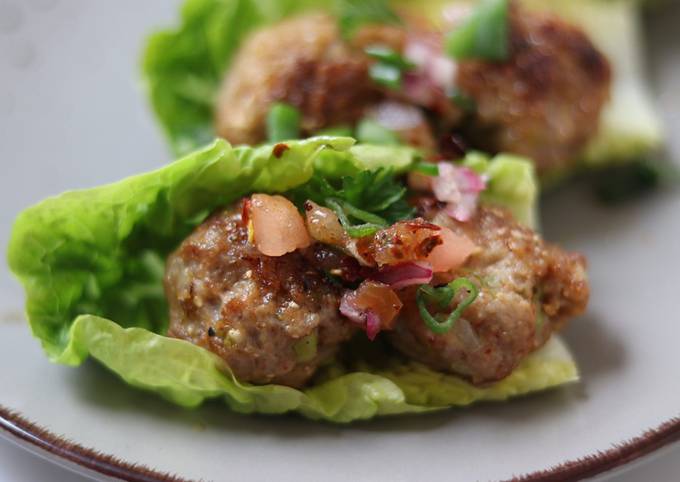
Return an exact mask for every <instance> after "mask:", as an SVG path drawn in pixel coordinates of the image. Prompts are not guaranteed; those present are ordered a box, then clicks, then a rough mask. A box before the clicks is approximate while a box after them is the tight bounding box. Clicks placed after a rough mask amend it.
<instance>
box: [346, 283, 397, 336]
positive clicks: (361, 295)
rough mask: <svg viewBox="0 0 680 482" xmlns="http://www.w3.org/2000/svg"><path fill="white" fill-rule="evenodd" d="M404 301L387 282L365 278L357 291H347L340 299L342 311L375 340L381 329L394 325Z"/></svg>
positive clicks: (389, 328)
mask: <svg viewBox="0 0 680 482" xmlns="http://www.w3.org/2000/svg"><path fill="white" fill-rule="evenodd" d="M402 306H403V305H402V303H401V301H400V300H399V297H398V296H397V295H396V293H394V291H393V290H392V289H391V288H390V287H389V286H387V285H386V284H383V283H379V282H377V281H373V280H364V282H363V283H361V285H360V286H359V288H357V289H356V290H355V291H345V293H344V294H343V295H342V299H341V300H340V313H342V314H343V315H344V316H346V317H347V318H348V319H349V320H350V321H352V322H353V323H355V324H357V325H359V326H360V327H362V328H363V329H364V330H365V331H366V335H367V336H368V338H369V339H370V340H374V339H375V337H376V336H377V335H378V333H379V332H380V331H381V330H391V329H392V328H393V327H394V322H395V320H396V317H397V315H398V314H399V311H400V310H401V308H402Z"/></svg>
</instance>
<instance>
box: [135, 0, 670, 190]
mask: <svg viewBox="0 0 680 482" xmlns="http://www.w3.org/2000/svg"><path fill="white" fill-rule="evenodd" d="M452 1H453V2H458V3H461V4H462V3H471V2H474V0H425V1H424V2H413V1H411V0H393V3H395V4H398V5H399V6H400V7H401V8H404V9H409V8H414V9H416V13H417V14H418V15H422V14H424V13H425V14H428V13H429V14H430V16H431V17H432V18H433V20H435V21H441V11H442V7H443V6H444V5H448V4H451V3H452ZM526 1H527V2H528V3H529V4H531V6H532V7H535V8H536V9H550V10H554V11H556V12H558V13H560V14H561V15H564V16H566V17H567V18H569V19H570V20H571V21H573V22H575V23H576V24H579V25H581V26H582V27H583V28H584V29H585V30H586V31H587V32H588V33H589V34H590V35H591V37H592V39H593V41H594V42H595V43H596V44H597V45H598V47H599V48H600V49H601V50H602V51H603V52H604V53H605V54H606V55H607V57H608V58H609V59H610V60H611V62H612V64H613V67H614V71H615V72H616V76H615V82H614V88H613V92H612V98H611V101H610V102H609V104H608V106H607V108H606V110H605V112H604V115H603V119H602V124H601V127H600V131H599V133H598V136H597V137H596V138H595V139H594V141H593V142H592V144H591V145H590V146H589V147H588V149H587V152H586V154H585V156H584V159H583V160H582V161H583V162H582V163H581V166H580V167H582V168H596V167H602V166H606V165H608V164H612V163H621V162H627V161H630V160H638V159H639V158H641V157H643V156H645V155H646V154H648V153H649V152H650V151H653V150H655V149H657V148H659V147H660V145H661V143H662V141H663V139H662V129H661V122H660V119H659V116H658V114H657V112H656V111H655V109H654V103H653V101H652V97H651V95H650V93H649V92H648V89H647V87H646V83H645V78H644V77H645V76H644V68H643V62H642V56H641V52H640V51H641V44H642V35H641V32H640V28H639V25H638V21H639V11H638V10H639V7H638V5H637V4H636V3H635V2H629V1H606V0H526ZM345 3H346V2H343V1H341V0H320V1H313V0H187V1H186V2H185V4H184V7H183V9H182V14H181V21H180V25H179V26H178V27H177V28H176V29H173V30H164V31H159V32H157V33H155V34H153V35H152V36H151V37H150V39H149V41H148V43H147V46H146V49H145V52H144V57H143V77H144V81H145V84H146V86H147V91H148V94H149V97H150V99H151V105H152V107H153V109H154V111H155V113H156V115H157V117H158V120H159V121H160V124H161V125H162V127H163V130H164V131H165V133H166V135H167V138H168V140H169V142H170V145H171V147H172V149H173V151H174V152H175V154H177V155H181V154H184V153H186V152H189V151H191V150H193V149H195V148H197V147H199V146H201V145H203V144H205V143H206V142H209V141H210V140H212V138H213V137H214V134H215V133H214V129H213V104H214V101H215V97H216V93H217V91H218V89H219V84H220V81H221V79H222V77H223V75H224V72H225V71H227V70H228V69H229V65H230V62H231V61H232V59H233V57H234V54H235V52H236V51H237V50H238V48H239V46H240V45H241V42H242V41H243V39H244V37H245V36H246V35H247V34H248V33H250V32H251V31H253V30H255V29H258V28H261V27H263V26H265V25H268V24H271V23H273V22H276V21H278V20H280V19H282V18H284V17H286V16H289V15H293V14H296V13H300V12H303V11H305V10H309V9H310V8H315V9H326V10H329V11H334V12H338V13H341V12H342V8H344V7H343V5H344V4H345ZM341 16H342V15H341ZM566 174H568V173H561V172H556V173H553V174H552V175H551V176H550V179H547V180H546V183H548V184H550V183H551V181H555V180H559V179H561V178H562V177H564V175H566Z"/></svg>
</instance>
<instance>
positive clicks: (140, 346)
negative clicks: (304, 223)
mask: <svg viewBox="0 0 680 482" xmlns="http://www.w3.org/2000/svg"><path fill="white" fill-rule="evenodd" d="M353 143H354V140H353V139H349V138H332V137H317V138H312V139H308V140H304V141H293V142H289V143H288V145H289V149H288V150H286V151H284V152H283V154H282V155H281V156H280V157H277V156H276V155H274V150H273V148H272V146H261V147H257V148H247V147H236V148H234V147H232V146H231V145H229V144H228V143H227V142H226V141H221V140H219V141H215V142H214V143H213V144H211V145H210V146H208V147H206V148H204V149H202V150H200V151H198V152H196V153H194V154H192V155H189V156H187V157H185V158H183V159H181V160H179V161H176V162H174V163H172V164H170V165H168V166H165V167H163V168H161V169H159V170H157V171H154V172H151V173H147V174H142V175H139V176H135V177H131V178H128V179H126V180H123V181H121V182H118V183H115V184H111V185H108V186H103V187H99V188H95V189H89V190H84V191H76V192H68V193H65V194H62V195H61V196H58V197H55V198H50V199H47V200H46V201H43V202H42V203H40V204H38V205H36V206H34V207H31V208H29V209H27V210H26V211H24V212H23V213H21V214H20V215H19V217H18V218H17V220H16V223H15V226H14V229H13V232H12V237H11V241H10V246H9V252H8V260H9V264H10V267H11V269H12V271H13V272H14V273H15V274H16V275H17V276H18V278H19V279H20V280H21V282H22V283H23V285H24V287H25V289H26V293H27V304H26V311H27V316H28V319H29V323H30V326H31V329H32V331H33V334H34V335H35V336H36V337H37V338H38V339H39V340H40V341H41V343H42V345H43V347H44V349H45V351H46V353H47V355H48V356H49V358H50V359H51V360H52V361H54V362H57V363H63V364H67V365H79V364H81V363H82V362H83V361H84V360H85V359H86V358H87V357H89V356H92V357H93V358H95V359H97V360H99V361H100V362H101V363H103V364H104V365H106V366H107V367H108V368H109V369H111V370H112V371H113V372H115V373H116V374H118V375H119V376H120V377H121V378H122V379H123V380H125V381H126V382H127V383H129V384H130V385H133V386H135V387H139V388H143V389H146V390H150V391H153V392H155V393H158V394H160V395H162V396H163V397H165V398H167V399H168V400H170V401H172V402H174V403H177V404H180V405H182V406H187V407H193V406H196V405H198V404H200V403H202V402H203V401H204V400H205V399H208V398H222V399H223V400H224V401H225V402H226V403H227V404H228V405H229V406H230V407H231V408H232V409H234V410H236V411H239V412H260V413H284V412H288V411H295V412H298V413H300V414H302V415H304V416H306V417H310V418H314V419H324V420H330V421H335V422H349V421H352V420H357V419H365V418H370V417H373V416H376V415H388V414H398V413H414V412H425V411H430V410H437V409H442V408H445V407H450V406H461V405H467V404H470V403H472V402H475V401H481V400H504V399H506V398H508V397H510V396H515V395H521V394H524V393H528V392H532V391H535V390H542V389H545V388H549V387H552V386H555V385H559V384H562V383H565V382H569V381H573V380H576V379H577V371H576V368H575V365H574V363H573V360H572V359H571V357H570V356H569V354H568V352H567V351H566V350H565V349H564V348H562V347H561V345H560V344H559V342H557V341H554V342H551V344H550V345H548V346H547V347H546V348H545V349H543V350H541V351H539V352H537V353H535V354H534V355H532V356H531V357H529V358H528V359H527V360H525V362H524V363H523V364H522V365H521V366H520V367H519V368H518V369H517V370H516V371H515V372H514V373H513V374H512V375H511V376H510V377H509V378H507V379H505V380H503V381H502V382H500V383H498V384H496V385H493V386H491V387H488V388H477V387H474V386H471V385H469V384H468V383H466V382H464V381H462V380H461V379H459V378H457V377H453V376H449V375H443V374H440V373H436V372H433V371H431V370H428V369H427V368H426V367H424V366H422V365H419V364H417V363H413V362H408V361H405V360H404V359H402V358H399V357H397V356H394V355H389V356H388V355H385V356H384V357H382V359H381V360H382V361H381V362H380V363H375V362H374V359H375V358H374V357H373V358H371V357H365V358H363V357H361V356H357V357H356V363H355V364H354V365H353V366H351V367H350V366H341V365H339V364H336V365H331V366H329V367H327V368H325V369H324V370H323V371H322V373H321V374H320V375H319V377H318V379H317V380H316V382H315V383H314V384H312V386H311V387H309V388H307V389H305V390H303V391H300V390H294V389H291V388H288V387H282V386H276V385H266V386H251V385H247V384H242V383H239V382H238V381H236V380H235V379H234V377H233V376H232V375H231V374H230V372H229V369H228V367H226V366H225V365H224V362H223V361H222V360H221V359H220V358H219V357H217V356H215V355H214V354H212V353H211V352H209V351H207V350H204V349H202V348H200V347H198V346H195V345H192V344H190V343H188V342H185V341H181V340H176V339H172V338H168V337H165V336H163V335H164V334H165V332H166V329H167V310H168V308H167V304H166V301H165V297H164V293H163V288H162V277H163V272H164V259H165V258H166V256H167V255H168V253H169V252H170V251H171V250H172V249H174V248H175V247H176V246H177V245H178V244H179V243H180V242H181V241H182V239H183V238H184V237H185V236H186V235H187V234H188V233H189V232H190V231H191V230H192V229H193V228H194V227H195V226H196V225H198V224H199V223H200V222H202V221H203V220H204V219H205V218H206V217H207V215H208V214H209V213H210V212H211V211H212V210H214V209H216V208H218V207H219V206H222V205H226V204H229V203H231V202H233V201H235V200H237V199H238V198H239V197H241V196H243V195H245V194H247V193H249V192H253V191H262V192H283V191H288V190H290V189H292V188H294V187H296V186H299V185H301V184H303V183H305V182H307V181H308V180H309V179H310V178H311V177H312V175H313V174H314V172H315V171H316V170H318V171H319V172H323V173H325V175H328V176H339V175H345V174H351V173H353V172H358V171H359V170H361V169H364V168H366V166H367V165H368V166H370V167H371V168H378V167H391V168H393V169H395V170H396V171H397V172H404V171H405V170H407V169H409V168H410V166H411V165H413V164H414V163H415V162H417V161H418V160H419V158H418V155H417V152H416V151H414V150H412V149H409V148H405V147H398V146H397V147H394V146H353ZM364 155H365V156H364ZM469 164H470V165H472V166H473V168H474V169H476V170H478V171H479V172H482V173H485V174H487V175H488V176H489V178H490V184H489V185H490V192H489V194H488V196H489V200H493V202H500V203H505V204H506V205H508V206H510V207H513V204H514V207H515V208H520V211H525V212H530V211H531V209H530V206H523V207H520V206H519V205H520V204H521V202H520V199H523V200H524V202H525V203H528V204H529V205H530V204H532V203H533V202H535V197H534V196H532V195H529V194H530V193H535V186H534V188H533V189H527V190H526V191H525V192H522V193H519V192H517V191H516V190H515V189H514V188H512V189H508V188H507V186H509V185H511V184H512V183H510V182H509V181H510V178H511V177H513V176H517V180H518V182H517V183H516V184H517V185H523V184H524V183H525V182H528V181H529V180H530V179H532V178H531V177H530V178H524V176H527V175H529V176H530V175H531V173H533V170H532V168H531V166H530V165H529V163H528V162H526V161H525V162H524V163H523V164H524V165H525V166H528V167H526V168H524V169H523V168H522V167H521V166H520V165H519V164H522V161H520V160H518V159H508V158H503V157H502V156H500V157H498V158H496V159H494V160H489V159H488V158H484V157H483V156H480V157H479V158H478V159H470V160H469ZM338 166H340V167H338ZM506 181H508V183H507V185H506ZM352 349H354V348H352ZM360 352H361V350H357V351H356V353H360ZM352 353H354V351H353V352H352Z"/></svg>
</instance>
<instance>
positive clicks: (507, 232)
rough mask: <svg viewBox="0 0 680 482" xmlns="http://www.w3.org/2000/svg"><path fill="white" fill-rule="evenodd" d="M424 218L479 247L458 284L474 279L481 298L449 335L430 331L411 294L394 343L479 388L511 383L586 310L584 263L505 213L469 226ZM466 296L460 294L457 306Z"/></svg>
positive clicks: (482, 216) (487, 212) (491, 213)
mask: <svg viewBox="0 0 680 482" xmlns="http://www.w3.org/2000/svg"><path fill="white" fill-rule="evenodd" d="M424 214H425V216H426V217H427V218H429V219H430V220H431V221H433V222H434V223H436V224H440V225H442V226H446V227H449V228H451V229H452V230H453V231H454V232H456V233H458V234H464V235H466V236H467V237H469V238H470V239H471V240H472V241H474V243H475V244H476V245H477V246H478V248H479V250H478V252H477V253H476V254H474V255H473V256H472V257H471V258H470V259H469V260H468V262H467V263H466V264H465V266H464V268H463V269H462V270H461V271H459V272H458V273H456V276H466V277H468V278H469V279H470V280H471V281H472V282H473V283H475V284H476V285H477V286H478V287H479V289H480V291H479V296H478V298H477V299H476V300H475V302H474V303H473V304H472V305H471V306H470V307H469V308H468V309H467V310H466V311H465V312H464V314H463V317H462V318H461V319H460V320H458V322H457V323H456V324H455V325H454V328H453V329H452V330H451V331H449V332H448V333H446V334H444V335H436V334H434V333H433V332H432V331H430V330H429V329H428V328H427V327H426V326H425V324H424V323H423V321H422V319H421V317H420V315H419V313H418V311H417V309H416V307H415V303H414V300H413V298H414V296H415V293H414V291H413V290H412V291H410V292H406V293H403V294H402V297H403V301H404V306H405V308H404V311H402V313H401V316H400V320H399V322H398V323H397V326H396V328H395V331H394V332H393V333H392V334H391V335H390V340H391V342H392V343H393V345H394V346H395V347H396V348H398V349H399V350H400V351H402V352H403V353H404V354H406V355H407V356H409V357H410V358H413V359H415V360H418V361H421V362H423V363H425V364H427V365H429V366H430V367H432V368H434V369H436V370H440V371H446V372H452V373H457V374H461V375H463V376H465V377H467V378H469V379H470V380H472V382H474V383H477V384H480V383H486V382H493V381H496V380H500V379H502V378H504V377H506V376H507V375H509V374H510V373H511V372H512V370H513V369H514V368H515V367H516V366H517V365H518V364H519V363H520V361H521V360H522V359H523V358H524V357H525V356H526V355H528V354H529V353H530V352H532V351H534V350H536V349H537V348H539V347H540V346H542V345H543V344H544V343H545V342H546V341H547V339H548V338H549V336H550V334H551V333H552V332H553V331H554V330H556V329H558V328H560V327H561V325H562V324H563V323H564V322H565V321H566V320H567V319H568V318H570V317H573V316H576V315H578V314H580V313H582V312H583V311H584V310H585V307H586V305H587V302H588V297H589V285H588V280H587V275H586V270H585V260H584V258H583V257H582V256H580V255H578V254H572V253H568V252H565V251H563V250H561V249H560V248H558V247H556V246H553V245H551V244H548V243H545V242H544V241H543V240H542V239H541V238H540V236H539V235H538V234H536V233H534V232H533V231H531V230H530V229H528V228H526V227H523V226H520V225H518V224H517V223H516V222H515V221H514V220H513V219H512V217H511V216H510V214H508V213H507V212H505V211H503V210H501V209H498V208H491V207H482V208H480V209H479V211H478V213H477V215H476V217H475V218H474V219H473V220H471V221H470V222H467V223H460V222H457V221H454V220H452V219H451V218H450V217H449V216H447V215H446V214H443V213H440V212H439V211H438V209H436V208H432V209H428V210H427V212H425V213H424ZM442 281H449V279H446V280H442ZM464 296H465V293H460V294H459V297H458V298H457V300H458V301H460V300H461V299H462V298H463V297H464ZM539 309H540V312H539ZM541 313H542V314H541Z"/></svg>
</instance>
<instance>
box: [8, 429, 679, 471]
mask: <svg viewBox="0 0 680 482" xmlns="http://www.w3.org/2000/svg"><path fill="white" fill-rule="evenodd" d="M679 478H680V443H679V444H675V445H674V446H672V447H669V448H667V449H665V450H663V451H662V452H660V453H658V454H657V455H655V456H654V457H653V458H651V459H649V460H645V461H643V462H642V463H639V464H636V466H634V467H632V468H630V469H628V470H626V471H625V473H623V474H621V475H617V476H614V477H611V478H607V480H609V481H610V482H639V481H641V480H653V481H655V482H675V481H677V480H678V479H679ZM36 480H49V481H51V482H85V481H87V480H89V479H87V478H85V477H81V476H79V475H76V474H74V473H72V472H69V471H67V470H65V469H62V468H61V467H58V466H56V465H53V464H52V463H50V462H47V461H46V460H43V459H41V458H40V457H37V456H35V455H33V454H31V453H29V452H27V451H26V450H24V449H22V448H19V447H18V446H16V445H14V444H13V443H11V442H9V441H7V440H5V439H3V438H0V482H34V481H36Z"/></svg>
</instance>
